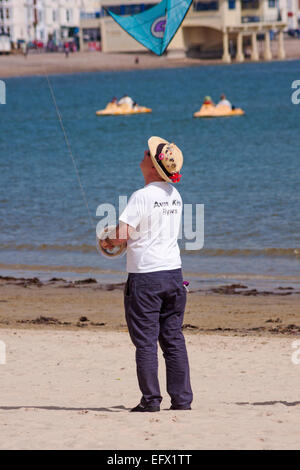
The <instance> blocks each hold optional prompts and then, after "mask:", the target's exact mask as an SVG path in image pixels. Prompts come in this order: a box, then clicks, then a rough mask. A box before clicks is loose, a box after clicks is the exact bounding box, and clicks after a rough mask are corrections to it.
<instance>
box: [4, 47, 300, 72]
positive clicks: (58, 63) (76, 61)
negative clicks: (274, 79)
mask: <svg viewBox="0 0 300 470" xmlns="http://www.w3.org/2000/svg"><path fill="white" fill-rule="evenodd" d="M285 45H286V59H284V61H291V60H300V47H299V46H300V40H299V39H287V40H286V42H285ZM273 55H274V58H273V59H272V60H271V61H269V62H278V61H280V62H281V61H282V59H281V60H280V59H277V57H276V51H275V47H274V51H273ZM137 56H138V57H139V64H135V61H134V60H135V57H137ZM252 63H267V62H266V61H264V60H262V59H261V60H259V61H257V62H252V61H250V60H247V59H246V60H245V61H244V62H243V64H252ZM235 64H239V63H238V62H236V61H233V62H232V63H231V64H225V63H224V62H223V61H222V59H198V58H184V59H175V58H174V59H169V58H167V57H166V56H161V57H158V56H154V55H151V54H148V53H136V54H134V53H114V54H112V53H110V54H106V53H100V52H92V51H90V52H76V53H73V54H70V55H69V58H65V55H64V54H63V53H57V52H54V53H44V52H42V53H39V52H32V53H29V54H28V56H27V57H24V56H23V55H21V54H14V55H10V56H1V57H0V66H1V71H0V78H14V77H26V76H44V75H59V74H74V73H93V72H121V71H137V70H149V69H169V68H181V67H195V66H206V65H229V66H230V65H235Z"/></svg>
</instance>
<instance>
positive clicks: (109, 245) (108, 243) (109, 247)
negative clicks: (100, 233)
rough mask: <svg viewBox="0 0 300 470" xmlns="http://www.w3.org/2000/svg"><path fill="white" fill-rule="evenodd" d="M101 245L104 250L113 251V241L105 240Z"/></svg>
mask: <svg viewBox="0 0 300 470" xmlns="http://www.w3.org/2000/svg"><path fill="white" fill-rule="evenodd" d="M100 245H101V246H102V248H103V249H104V250H113V248H114V245H113V244H112V241H111V240H110V239H109V238H108V237H107V238H105V240H101V241H100Z"/></svg>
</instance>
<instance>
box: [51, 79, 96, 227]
mask: <svg viewBox="0 0 300 470" xmlns="http://www.w3.org/2000/svg"><path fill="white" fill-rule="evenodd" d="M45 76H46V79H47V82H48V86H49V90H50V94H51V97H52V100H53V103H54V107H55V110H56V114H57V117H58V120H59V123H60V127H61V130H62V132H63V135H64V139H65V142H66V146H67V149H68V152H69V155H70V157H71V160H72V162H73V166H74V169H75V173H76V176H77V181H78V184H79V188H80V191H81V195H82V199H83V202H84V204H85V206H86V208H87V212H88V216H89V221H90V224H91V227H92V229H93V230H94V223H93V218H92V215H91V211H90V208H89V204H88V200H87V197H86V193H85V191H84V187H83V185H82V183H81V179H80V175H79V171H78V168H77V165H76V162H75V158H74V155H73V151H72V147H71V144H70V141H69V139H68V135H67V132H66V130H65V126H64V123H63V120H62V116H61V112H60V110H59V107H58V104H57V101H56V98H55V94H54V90H53V87H52V84H51V81H50V79H49V76H48V74H47V72H46V71H45Z"/></svg>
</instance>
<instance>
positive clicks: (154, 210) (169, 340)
mask: <svg viewBox="0 0 300 470" xmlns="http://www.w3.org/2000/svg"><path fill="white" fill-rule="evenodd" d="M148 147H149V149H147V150H145V152H144V158H143V160H142V161H141V163H140V168H141V171H142V173H143V176H144V180H145V186H144V188H142V189H139V190H138V191H136V192H135V193H133V194H132V196H131V198H130V200H129V202H128V205H127V207H126V208H125V210H124V211H123V213H122V214H121V216H120V218H119V220H120V224H119V226H118V227H117V229H116V235H115V238H111V236H110V238H109V239H106V240H104V241H102V242H101V244H102V246H103V248H105V249H107V248H109V249H111V248H113V247H114V246H116V245H121V244H122V243H124V240H125V243H126V241H127V271H128V273H129V274H128V280H127V283H126V286H125V292H124V304H125V314H126V321H127V325H128V330H129V334H130V337H131V339H132V342H133V344H134V345H135V347H136V364H137V376H138V382H139V387H140V390H141V392H142V398H141V401H140V403H139V404H138V405H137V406H136V407H135V408H133V409H132V410H131V411H133V412H147V411H148V412H155V411H160V403H161V401H162V396H161V394H160V387H159V382H158V358H157V343H158V342H159V344H160V346H161V348H162V351H163V355H164V358H165V362H166V370H167V391H168V393H169V395H170V397H171V409H173V410H190V409H191V402H192V399H193V394H192V390H191V385H190V373H189V363H188V356H187V351H186V346H185V340H184V336H183V334H182V331H181V327H182V323H183V315H184V309H185V303H186V290H185V287H184V286H183V279H182V272H181V259H180V251H179V247H178V243H177V238H178V233H179V228H180V221H181V213H182V199H181V196H180V194H179V192H178V191H177V189H176V188H175V187H174V186H172V185H171V184H170V183H171V182H174V183H175V182H178V181H179V180H180V177H181V175H180V174H179V171H180V169H181V167H182V164H183V156H182V153H181V151H180V149H179V148H178V147H177V146H176V145H174V144H173V143H172V144H170V143H169V142H168V141H166V140H164V139H162V138H160V137H151V138H150V139H149V140H148Z"/></svg>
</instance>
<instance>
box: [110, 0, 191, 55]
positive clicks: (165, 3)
mask: <svg viewBox="0 0 300 470" xmlns="http://www.w3.org/2000/svg"><path fill="white" fill-rule="evenodd" d="M192 1H193V0H162V1H161V2H160V3H158V4H157V5H155V6H154V7H152V8H149V9H148V10H146V11H143V12H142V13H137V14H136V15H132V16H121V15H117V14H116V13H113V12H112V11H110V10H107V11H108V13H109V14H110V16H111V17H112V18H113V19H114V20H115V21H116V22H117V23H118V24H119V25H120V26H121V28H123V29H124V31H126V32H127V33H128V34H130V36H132V37H133V38H134V39H136V40H137V41H138V42H139V43H141V44H142V45H143V46H145V47H146V48H147V49H150V50H151V51H152V52H154V53H155V54H157V55H162V54H163V53H164V51H165V50H166V48H167V47H168V45H169V43H170V41H171V40H172V39H173V37H174V36H175V34H176V32H177V30H178V28H179V27H180V25H181V23H182V22H183V20H184V18H185V16H186V14H187V12H188V11H189V8H190V6H191V3H192Z"/></svg>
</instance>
